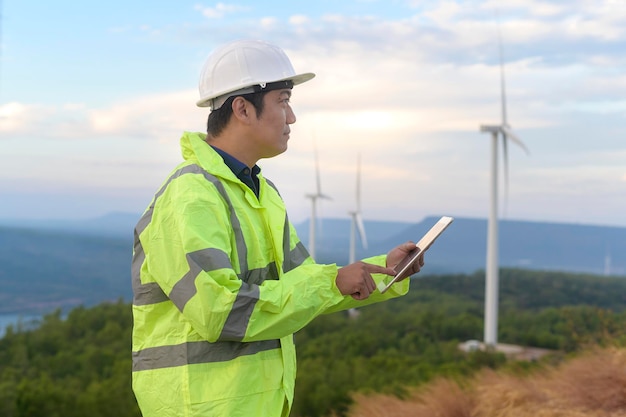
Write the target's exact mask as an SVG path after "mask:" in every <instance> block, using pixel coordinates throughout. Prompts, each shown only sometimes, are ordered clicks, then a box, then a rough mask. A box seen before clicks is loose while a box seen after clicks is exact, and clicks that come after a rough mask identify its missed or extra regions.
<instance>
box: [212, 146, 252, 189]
mask: <svg viewBox="0 0 626 417" xmlns="http://www.w3.org/2000/svg"><path fill="white" fill-rule="evenodd" d="M211 147H212V148H213V149H214V150H215V152H217V153H218V154H219V155H220V156H221V157H222V159H223V160H224V163H225V164H226V166H228V168H230V170H231V171H233V174H235V176H236V177H237V178H239V179H240V180H241V182H243V183H244V184H246V185H247V186H248V187H249V188H250V189H251V190H252V191H253V192H254V195H256V198H259V178H258V177H257V175H259V172H261V168H259V166H258V165H254V166H253V167H252V169H250V168H249V167H248V166H247V165H246V164H244V163H243V162H241V161H240V160H239V159H237V158H235V157H234V156H232V155H231V154H229V153H228V152H224V151H223V150H221V149H220V148H216V147H215V146H213V145H211Z"/></svg>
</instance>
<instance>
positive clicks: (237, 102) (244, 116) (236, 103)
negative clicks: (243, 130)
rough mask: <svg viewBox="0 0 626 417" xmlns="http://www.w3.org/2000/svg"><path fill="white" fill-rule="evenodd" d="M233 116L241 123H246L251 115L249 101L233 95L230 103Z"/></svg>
mask: <svg viewBox="0 0 626 417" xmlns="http://www.w3.org/2000/svg"><path fill="white" fill-rule="evenodd" d="M232 108H233V116H235V117H236V118H237V119H238V120H239V121H241V122H242V123H248V121H249V120H250V117H251V109H250V102H249V101H248V100H246V99H245V98H243V97H241V96H240V97H235V99H234V100H233V104H232Z"/></svg>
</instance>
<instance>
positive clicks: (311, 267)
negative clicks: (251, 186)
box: [142, 175, 344, 342]
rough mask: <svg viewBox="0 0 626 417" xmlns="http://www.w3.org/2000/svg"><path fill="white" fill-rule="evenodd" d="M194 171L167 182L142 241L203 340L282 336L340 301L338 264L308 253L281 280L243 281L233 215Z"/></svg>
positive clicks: (152, 266)
mask: <svg viewBox="0 0 626 417" xmlns="http://www.w3.org/2000/svg"><path fill="white" fill-rule="evenodd" d="M196 177H200V175H185V178H182V177H181V178H178V179H176V180H173V181H172V182H171V183H170V184H169V186H168V187H167V188H166V190H165V191H164V193H163V195H162V196H160V197H159V199H158V201H157V202H156V203H155V210H154V214H153V218H152V220H151V222H152V225H151V228H150V234H149V236H146V237H142V239H147V242H146V244H147V245H148V246H149V247H150V252H149V254H148V252H147V255H146V261H145V262H146V266H145V267H146V268H147V270H148V272H149V274H150V275H151V276H152V277H153V280H154V281H156V282H157V283H158V284H159V286H160V287H161V289H162V290H163V292H164V293H165V294H166V295H167V296H168V297H169V299H170V300H171V301H172V302H173V303H174V304H175V305H176V307H177V308H178V310H179V311H180V312H181V313H182V315H183V316H184V318H185V319H186V320H187V321H188V322H189V323H190V324H191V326H192V328H193V330H194V331H195V332H196V333H197V334H198V335H199V336H200V337H201V338H202V339H204V340H208V341H210V342H215V341H243V342H249V341H258V340H270V339H278V338H280V337H284V336H288V335H290V334H292V333H294V332H296V331H297V330H299V329H301V328H302V327H304V326H305V325H306V324H308V323H309V322H310V321H311V320H313V319H314V318H315V317H317V316H318V315H320V314H323V313H324V312H325V311H327V310H328V309H329V308H331V307H332V306H335V305H337V304H339V303H341V302H342V300H343V299H344V297H343V296H342V295H341V293H340V292H339V290H338V289H337V288H336V286H335V277H336V275H337V267H336V266H335V265H319V264H315V263H313V262H312V261H311V260H310V258H309V259H307V260H306V261H305V262H304V263H302V264H301V265H300V266H297V267H295V268H293V269H291V270H290V271H288V272H285V273H284V274H282V276H281V277H280V279H279V280H265V281H263V282H262V283H261V284H259V285H257V284H253V283H246V282H244V281H242V280H241V279H240V277H239V276H238V275H237V272H238V271H241V265H239V263H240V261H239V260H238V258H237V256H236V255H235V254H236V253H237V244H238V242H237V241H236V239H235V238H234V236H233V232H232V227H233V226H232V223H231V219H232V213H231V212H230V211H229V209H228V206H227V205H226V204H224V201H223V200H222V197H221V196H220V194H219V193H217V192H216V191H215V189H212V188H213V187H214V185H213V184H211V183H209V182H207V181H205V180H203V179H202V178H196Z"/></svg>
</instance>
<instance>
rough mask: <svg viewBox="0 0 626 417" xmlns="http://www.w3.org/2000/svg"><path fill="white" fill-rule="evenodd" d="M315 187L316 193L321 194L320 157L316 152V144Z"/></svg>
mask: <svg viewBox="0 0 626 417" xmlns="http://www.w3.org/2000/svg"><path fill="white" fill-rule="evenodd" d="M315 187H316V190H317V195H321V194H322V184H321V181H320V159H319V155H318V153H317V146H316V147H315Z"/></svg>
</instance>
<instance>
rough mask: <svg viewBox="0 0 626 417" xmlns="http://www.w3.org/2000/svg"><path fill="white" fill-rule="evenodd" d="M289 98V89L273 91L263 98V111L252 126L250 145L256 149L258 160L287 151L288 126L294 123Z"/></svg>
mask: <svg viewBox="0 0 626 417" xmlns="http://www.w3.org/2000/svg"><path fill="white" fill-rule="evenodd" d="M290 98H291V90H290V89H283V90H273V91H270V92H268V93H267V94H265V96H264V97H263V111H262V112H261V115H260V116H258V117H257V118H256V121H255V123H254V126H253V137H254V139H253V142H252V143H253V144H254V145H253V146H256V147H257V151H258V156H259V159H261V158H271V157H273V156H276V155H279V154H281V153H283V152H285V151H286V150H287V141H288V140H289V133H290V131H291V129H290V127H289V125H291V124H293V123H295V122H296V115H295V114H294V113H293V110H292V108H291V105H290V104H289V99H290Z"/></svg>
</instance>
